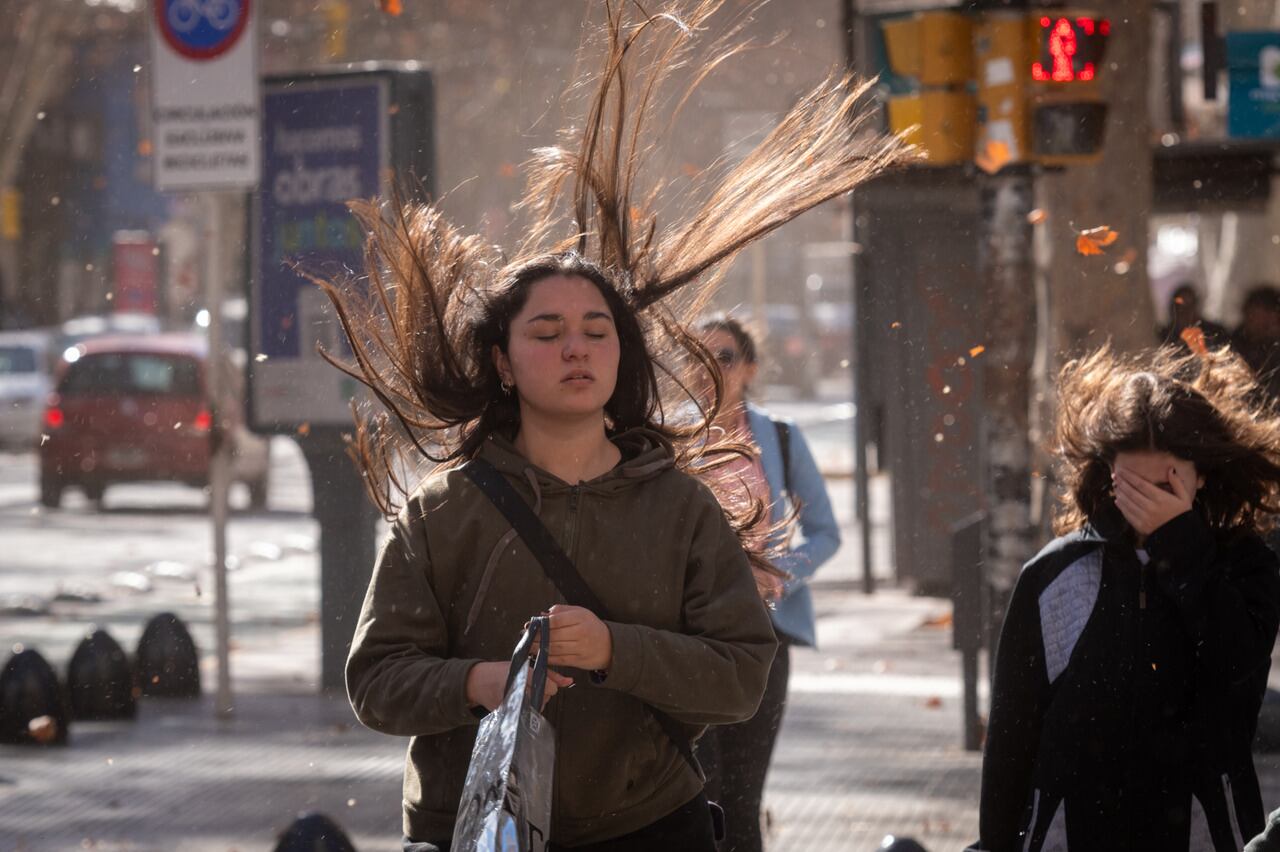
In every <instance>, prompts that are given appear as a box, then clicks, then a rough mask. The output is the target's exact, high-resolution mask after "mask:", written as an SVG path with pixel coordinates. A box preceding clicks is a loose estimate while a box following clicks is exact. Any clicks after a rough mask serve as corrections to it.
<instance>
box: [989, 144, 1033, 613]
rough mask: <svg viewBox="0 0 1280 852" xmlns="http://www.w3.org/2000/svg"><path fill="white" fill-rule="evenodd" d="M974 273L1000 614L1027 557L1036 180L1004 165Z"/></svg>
mask: <svg viewBox="0 0 1280 852" xmlns="http://www.w3.org/2000/svg"><path fill="white" fill-rule="evenodd" d="M979 192H980V194H981V207H980V209H981V212H982V215H981V220H980V222H981V224H980V228H981V238H980V239H981V244H980V247H979V275H980V278H981V280H982V282H983V288H982V292H983V295H984V302H985V305H984V316H985V317H986V320H987V326H988V328H990V329H991V330H992V333H991V334H990V335H989V336H988V338H987V340H986V342H985V344H984V345H985V346H986V350H985V352H984V353H983V354H982V356H981V358H980V366H981V369H982V378H983V389H984V400H983V402H984V406H985V413H986V417H985V424H984V428H983V432H984V436H985V440H984V441H983V442H982V443H983V445H984V453H983V454H984V459H983V461H984V465H983V469H984V471H985V481H984V483H983V485H984V491H985V500H984V504H985V505H984V509H985V510H986V512H987V518H988V522H987V523H988V526H987V556H986V565H987V571H988V577H989V580H990V582H991V584H992V585H993V586H994V589H993V591H994V592H995V594H994V595H993V596H992V599H993V605H994V606H995V607H996V610H997V612H999V611H1002V610H1003V605H1004V602H1005V601H1006V600H1007V595H1008V593H1009V592H1010V591H1011V590H1012V588H1013V583H1014V581H1015V580H1016V579H1017V577H1018V572H1019V571H1020V570H1021V568H1022V565H1023V563H1024V562H1025V561H1026V560H1027V558H1028V557H1029V556H1030V555H1031V547H1032V543H1031V440H1030V435H1029V425H1030V424H1029V419H1030V410H1031V408H1030V407H1031V383H1032V363H1033V360H1034V355H1035V341H1036V295H1035V287H1034V286H1033V282H1034V278H1035V258H1034V244H1033V228H1032V224H1031V211H1032V209H1033V206H1032V205H1033V201H1034V198H1035V175H1034V172H1033V171H1032V167H1031V166H1029V165H1019V166H1007V167H1005V168H1004V169H1001V170H1000V171H999V172H997V173H996V174H991V175H982V176H981V177H980V178H979Z"/></svg>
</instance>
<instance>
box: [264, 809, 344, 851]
mask: <svg viewBox="0 0 1280 852" xmlns="http://www.w3.org/2000/svg"><path fill="white" fill-rule="evenodd" d="M275 852H356V847H355V846H353V845H352V843H351V841H350V840H349V839H348V838H347V835H346V833H345V832H344V831H343V830H342V829H341V828H338V824H337V823H336V822H334V821H333V820H331V819H329V818H328V817H327V816H325V815H324V814H319V813H307V814H303V815H302V816H300V817H298V818H297V819H295V820H294V821H293V823H292V824H290V826H289V827H288V828H287V829H285V832H284V834H282V835H280V842H279V843H277V844H276V848H275Z"/></svg>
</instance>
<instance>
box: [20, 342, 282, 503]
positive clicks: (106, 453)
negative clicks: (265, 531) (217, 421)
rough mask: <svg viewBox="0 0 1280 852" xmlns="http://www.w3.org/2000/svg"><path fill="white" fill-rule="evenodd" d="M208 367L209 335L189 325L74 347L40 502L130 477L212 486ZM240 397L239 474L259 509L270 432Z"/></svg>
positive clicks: (52, 407)
mask: <svg viewBox="0 0 1280 852" xmlns="http://www.w3.org/2000/svg"><path fill="white" fill-rule="evenodd" d="M207 367H208V344H207V343H206V341H205V340H204V338H202V337H199V336H196V335H189V334H160V335H150V336H130V337H123V336H122V337H100V338H94V339H91V340H86V341H84V342H82V343H79V344H77V345H75V346H73V347H71V348H70V349H68V350H67V351H66V353H64V355H63V361H62V363H61V364H60V365H59V371H58V376H57V382H56V384H55V389H54V391H53V392H52V393H51V394H50V395H49V399H48V402H47V404H46V406H45V411H44V423H43V429H42V432H43V434H44V435H45V436H47V437H44V438H43V439H42V441H43V443H42V444H41V446H40V502H41V503H42V504H44V505H45V506H47V507H49V508H56V507H57V506H59V505H60V504H61V502H62V493H63V491H64V490H65V489H66V488H67V487H68V486H78V487H80V488H81V489H83V490H84V493H85V496H87V497H88V498H89V499H90V500H92V501H94V502H99V501H101V500H102V495H103V493H104V492H105V491H106V488H107V486H109V485H112V484H114V483H120V482H144V481H177V482H185V483H187V484H189V485H192V486H195V487H198V488H203V487H204V486H205V485H206V484H207V483H208V481H209V458H210V441H209V437H210V435H209V433H210V429H211V427H212V426H213V412H212V410H211V408H210V405H209V394H208V391H207ZM227 373H228V375H229V376H230V377H231V380H232V381H233V382H235V381H236V380H237V379H238V378H239V377H238V376H236V375H235V374H234V373H233V371H231V370H228V371H227ZM229 396H230V397H231V398H232V399H234V400H237V401H238V400H239V399H240V398H241V395H240V394H236V393H232V394H230V395H229ZM231 405H232V410H230V411H229V412H228V413H229V415H230V416H229V420H230V422H231V423H232V424H233V425H232V428H231V430H230V431H231V434H230V440H231V441H232V476H233V478H234V479H235V480H236V481H240V482H245V483H247V484H248V486H249V498H250V504H251V505H252V506H254V507H255V508H259V507H261V506H263V505H265V504H266V499H267V476H268V469H269V467H270V464H269V458H268V452H267V446H268V445H267V441H266V440H265V439H263V438H261V437H259V436H257V435H254V434H252V433H251V432H249V431H248V430H247V429H246V428H245V427H244V418H243V416H242V414H241V411H240V408H239V406H238V402H237V403H232V404H231Z"/></svg>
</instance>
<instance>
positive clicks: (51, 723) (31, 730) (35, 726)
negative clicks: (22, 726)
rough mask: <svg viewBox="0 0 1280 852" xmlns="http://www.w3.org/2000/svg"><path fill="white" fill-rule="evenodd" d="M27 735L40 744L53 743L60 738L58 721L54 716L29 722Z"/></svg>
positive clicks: (40, 717)
mask: <svg viewBox="0 0 1280 852" xmlns="http://www.w3.org/2000/svg"><path fill="white" fill-rule="evenodd" d="M27 733H28V734H30V735H31V739H33V740H35V741H36V742H38V743H51V742H53V741H54V740H56V739H57V738H58V720H57V719H55V718H53V717H52V716H37V717H35V718H34V719H32V720H31V721H29V722H27Z"/></svg>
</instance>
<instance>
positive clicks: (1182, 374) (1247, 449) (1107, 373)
mask: <svg viewBox="0 0 1280 852" xmlns="http://www.w3.org/2000/svg"><path fill="white" fill-rule="evenodd" d="M1058 395H1059V399H1058V424H1057V432H1056V444H1057V450H1058V456H1059V460H1060V464H1061V467H1062V471H1061V478H1062V482H1063V484H1064V486H1065V487H1066V493H1065V494H1064V495H1063V501H1062V505H1061V507H1060V511H1059V513H1058V516H1057V517H1056V519H1055V524H1054V528H1055V531H1056V532H1057V533H1058V534H1062V533H1066V532H1070V531H1072V530H1074V529H1077V528H1079V527H1080V526H1082V525H1083V524H1085V523H1086V522H1088V521H1090V520H1096V519H1098V518H1100V517H1103V516H1106V515H1112V516H1114V513H1116V512H1117V511H1118V510H1117V509H1116V508H1115V498H1114V495H1113V492H1112V485H1111V467H1110V465H1111V463H1112V462H1114V461H1115V458H1116V454H1117V453H1121V452H1132V451H1143V450H1154V451H1157V452H1166V453H1169V454H1170V455H1173V456H1175V457H1177V458H1180V459H1185V460H1186V461H1189V462H1192V463H1194V464H1195V466H1196V471H1197V473H1198V474H1199V475H1200V476H1203V477H1204V487H1203V488H1201V489H1200V490H1199V491H1198V492H1197V495H1196V500H1197V503H1198V505H1199V506H1200V508H1201V510H1202V511H1203V512H1204V514H1205V517H1206V519H1207V520H1208V522H1209V524H1210V525H1211V526H1212V527H1213V528H1214V529H1215V530H1218V531H1219V532H1227V531H1236V530H1242V529H1243V530H1252V531H1258V530H1260V529H1263V528H1265V527H1267V526H1269V525H1270V523H1271V521H1272V516H1273V515H1274V514H1275V513H1276V512H1280V502H1278V499H1277V498H1278V496H1280V417H1277V415H1276V412H1275V410H1274V408H1273V407H1272V405H1271V404H1270V403H1268V402H1266V401H1265V396H1264V395H1263V394H1261V393H1260V392H1259V388H1258V386H1257V384H1256V382H1255V380H1254V377H1253V374H1252V373H1251V372H1250V370H1249V367H1248V365H1246V364H1245V363H1244V361H1243V360H1242V359H1241V358H1240V357H1239V356H1238V355H1236V354H1234V353H1232V352H1231V351H1230V350H1228V349H1225V348H1224V349H1220V350H1216V351H1212V350H1211V351H1208V352H1205V353H1202V354H1185V352H1184V351H1183V350H1179V349H1177V348H1174V347H1163V348H1161V349H1158V350H1154V351H1148V352H1144V353H1140V354H1137V355H1121V354H1119V353H1116V352H1113V351H1112V350H1111V348H1110V347H1109V346H1104V347H1103V348H1101V349H1099V350H1097V351H1096V352H1094V353H1092V354H1090V355H1088V356H1086V357H1084V358H1080V359H1077V360H1074V361H1071V362H1070V363H1068V364H1067V365H1066V366H1065V367H1064V368H1063V369H1062V373H1061V374H1060V376H1059V379H1058Z"/></svg>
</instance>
